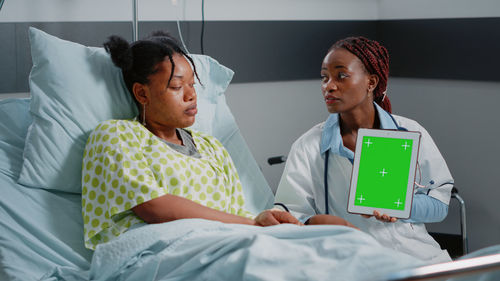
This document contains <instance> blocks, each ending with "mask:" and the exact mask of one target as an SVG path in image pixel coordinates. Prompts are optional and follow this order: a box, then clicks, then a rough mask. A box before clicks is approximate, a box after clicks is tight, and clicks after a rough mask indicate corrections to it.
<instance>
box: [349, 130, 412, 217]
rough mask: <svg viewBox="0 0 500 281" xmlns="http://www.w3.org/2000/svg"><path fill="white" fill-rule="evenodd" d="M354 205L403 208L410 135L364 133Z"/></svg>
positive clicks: (408, 167)
mask: <svg viewBox="0 0 500 281" xmlns="http://www.w3.org/2000/svg"><path fill="white" fill-rule="evenodd" d="M362 145H363V148H362V150H361V157H360V163H359V171H358V181H357V189H356V197H355V203H354V205H356V206H366V207H374V208H383V209H392V210H404V208H405V198H406V192H407V186H408V176H409V175H410V163H411V156H412V145H413V140H412V139H400V138H385V137H370V136H364V137H363V142H362Z"/></svg>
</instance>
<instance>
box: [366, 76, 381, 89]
mask: <svg viewBox="0 0 500 281" xmlns="http://www.w3.org/2000/svg"><path fill="white" fill-rule="evenodd" d="M378 81H379V78H378V75H376V74H370V76H368V92H371V93H373V91H374V90H375V88H377V85H378Z"/></svg>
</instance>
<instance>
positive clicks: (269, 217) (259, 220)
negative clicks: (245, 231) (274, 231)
mask: <svg viewBox="0 0 500 281" xmlns="http://www.w3.org/2000/svg"><path fill="white" fill-rule="evenodd" d="M254 221H255V222H254V225H257V226H271V225H277V224H282V223H291V224H297V225H302V223H301V222H299V220H298V219H297V218H295V217H294V216H292V214H290V213H288V212H285V211H281V210H276V209H272V210H265V211H262V212H261V213H260V214H259V215H258V216H257V217H255V219H254Z"/></svg>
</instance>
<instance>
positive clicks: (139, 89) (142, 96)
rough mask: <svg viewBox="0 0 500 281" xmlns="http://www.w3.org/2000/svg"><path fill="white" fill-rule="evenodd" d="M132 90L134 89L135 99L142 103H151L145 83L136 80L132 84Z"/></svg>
mask: <svg viewBox="0 0 500 281" xmlns="http://www.w3.org/2000/svg"><path fill="white" fill-rule="evenodd" d="M132 91H133V94H134V97H135V99H136V100H137V101H138V102H139V103H140V104H148V103H149V97H148V95H147V90H146V86H145V85H143V84H141V83H137V82H136V83H134V85H133V86H132Z"/></svg>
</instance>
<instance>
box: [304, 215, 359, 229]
mask: <svg viewBox="0 0 500 281" xmlns="http://www.w3.org/2000/svg"><path fill="white" fill-rule="evenodd" d="M306 224H308V225H313V224H333V225H345V226H349V227H353V228H356V229H357V227H355V226H354V225H353V224H352V223H350V222H348V221H346V220H345V219H343V218H341V217H337V216H332V215H314V216H312V217H311V218H309V219H308V220H307V222H306Z"/></svg>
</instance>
